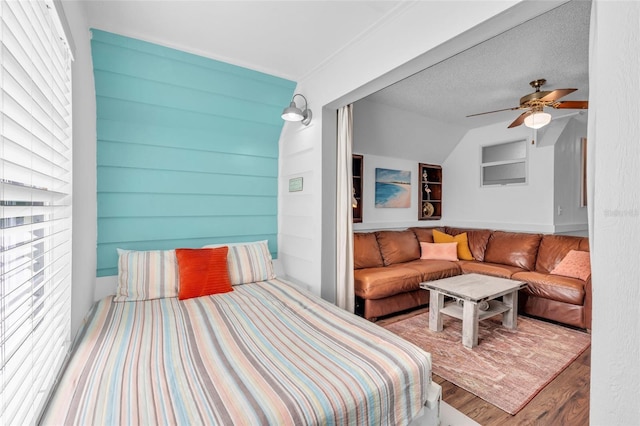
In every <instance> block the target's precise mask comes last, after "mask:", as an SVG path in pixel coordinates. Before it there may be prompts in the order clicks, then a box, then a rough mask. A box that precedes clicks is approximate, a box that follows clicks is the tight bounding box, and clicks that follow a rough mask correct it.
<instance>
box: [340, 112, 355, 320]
mask: <svg viewBox="0 0 640 426" xmlns="http://www.w3.org/2000/svg"><path fill="white" fill-rule="evenodd" d="M352 147H353V105H347V106H344V107H342V108H340V109H339V110H338V158H337V167H336V174H337V176H336V197H337V198H336V214H337V217H336V233H337V235H336V243H337V248H336V257H337V258H336V275H337V277H336V302H337V304H338V306H339V307H340V308H342V309H345V310H347V311H349V312H353V311H354V304H355V297H354V293H353V210H352V204H351V200H352V198H351V195H352V186H353V177H352V176H353V171H352V170H351V165H352Z"/></svg>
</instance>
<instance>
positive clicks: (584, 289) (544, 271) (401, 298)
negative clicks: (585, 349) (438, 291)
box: [354, 227, 591, 329]
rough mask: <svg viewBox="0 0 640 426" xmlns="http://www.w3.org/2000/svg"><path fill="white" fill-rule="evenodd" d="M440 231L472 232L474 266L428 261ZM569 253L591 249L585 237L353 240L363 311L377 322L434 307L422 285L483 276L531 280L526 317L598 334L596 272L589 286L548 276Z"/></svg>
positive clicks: (380, 235) (380, 236)
mask: <svg viewBox="0 0 640 426" xmlns="http://www.w3.org/2000/svg"><path fill="white" fill-rule="evenodd" d="M433 229H437V230H439V231H441V232H445V233H447V234H450V235H458V234H460V233H463V232H466V233H467V239H468V242H469V249H470V251H471V254H472V255H473V257H474V259H475V260H458V261H456V262H453V261H444V260H422V259H420V243H419V242H420V241H424V242H433V233H432V231H433ZM570 250H580V251H589V240H588V239H587V238H584V237H572V236H563V235H547V234H544V235H543V234H528V233H522V232H504V231H493V230H489V229H461V228H452V227H436V228H409V229H406V230H403V231H377V232H367V233H355V234H354V287H355V295H356V312H357V313H359V314H360V315H362V316H364V317H365V318H367V319H369V320H372V321H375V320H376V319H377V318H378V317H381V316H383V315H388V314H391V313H395V312H399V311H402V310H405V309H409V308H413V307H417V306H421V305H425V304H428V303H429V292H428V291H427V290H422V289H420V286H419V284H420V283H421V282H424V281H431V280H435V279H440V278H447V277H451V276H455V275H459V274H466V273H480V274H486V275H493V276H497V277H503V278H512V279H518V280H521V281H526V282H527V287H526V288H524V289H523V290H521V291H520V294H519V309H520V312H523V313H526V314H529V315H533V316H536V317H540V318H546V319H549V320H553V321H557V322H560V323H564V324H568V325H572V326H575V327H580V328H585V329H590V328H591V274H590V272H589V278H587V280H586V281H583V280H581V279H578V278H570V277H565V276H561V275H553V274H550V273H549V272H550V271H551V270H553V268H554V267H555V266H556V265H557V264H558V263H560V261H561V260H562V259H563V258H564V256H565V255H566V254H567V253H568V252H569V251H570Z"/></svg>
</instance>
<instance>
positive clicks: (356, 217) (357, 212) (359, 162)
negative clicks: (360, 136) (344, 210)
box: [352, 154, 364, 223]
mask: <svg viewBox="0 0 640 426" xmlns="http://www.w3.org/2000/svg"><path fill="white" fill-rule="evenodd" d="M363 166H364V158H363V156H362V155H360V154H353V162H352V171H353V189H352V190H353V191H354V198H355V200H356V203H357V204H356V207H353V223H360V222H362V171H363V169H364V167H363Z"/></svg>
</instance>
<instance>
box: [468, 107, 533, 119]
mask: <svg viewBox="0 0 640 426" xmlns="http://www.w3.org/2000/svg"><path fill="white" fill-rule="evenodd" d="M515 109H520V107H513V108H505V109H497V110H495V111H487V112H479V113H478V114H471V115H467V117H475V116H476V115H484V114H492V113H494V112H500V111H513V110H515Z"/></svg>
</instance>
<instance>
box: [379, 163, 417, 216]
mask: <svg viewBox="0 0 640 426" xmlns="http://www.w3.org/2000/svg"><path fill="white" fill-rule="evenodd" d="M375 206H376V207H377V208H409V207H411V172H410V171H405V170H391V169H378V168H376V197H375Z"/></svg>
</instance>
